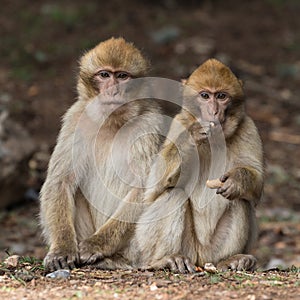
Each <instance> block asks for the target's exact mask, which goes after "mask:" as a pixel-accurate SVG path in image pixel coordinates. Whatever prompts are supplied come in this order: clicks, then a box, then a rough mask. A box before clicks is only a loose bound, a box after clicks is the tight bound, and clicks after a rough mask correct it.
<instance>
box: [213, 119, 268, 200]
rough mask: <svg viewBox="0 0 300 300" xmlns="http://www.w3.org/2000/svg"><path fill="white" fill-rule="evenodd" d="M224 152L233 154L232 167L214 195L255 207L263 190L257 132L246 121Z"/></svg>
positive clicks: (252, 124) (251, 123) (261, 153)
mask: <svg viewBox="0 0 300 300" xmlns="http://www.w3.org/2000/svg"><path fill="white" fill-rule="evenodd" d="M228 151H229V153H233V158H232V160H233V161H234V163H233V165H232V167H231V168H230V169H229V170H228V172H226V173H225V174H224V175H222V176H221V177H220V181H221V182H222V183H223V184H222V186H221V187H219V188H218V189H217V193H218V194H221V195H222V196H224V197H225V198H227V199H229V200H233V199H245V200H248V201H252V202H253V203H254V204H255V205H256V204H257V203H258V202H259V200H260V198H261V194H262V189H263V177H264V176H263V151H262V144H261V140H260V137H259V135H258V132H257V129H256V127H255V125H254V123H253V121H252V120H251V119H250V118H249V117H246V119H245V120H244V121H243V123H242V124H241V128H240V129H239V132H238V133H237V135H236V138H235V140H233V141H232V142H231V143H230V144H229V145H228Z"/></svg>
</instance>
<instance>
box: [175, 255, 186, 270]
mask: <svg viewBox="0 0 300 300" xmlns="http://www.w3.org/2000/svg"><path fill="white" fill-rule="evenodd" d="M175 263H176V265H177V271H179V272H180V273H186V272H187V268H186V266H185V263H184V260H183V258H182V257H175Z"/></svg>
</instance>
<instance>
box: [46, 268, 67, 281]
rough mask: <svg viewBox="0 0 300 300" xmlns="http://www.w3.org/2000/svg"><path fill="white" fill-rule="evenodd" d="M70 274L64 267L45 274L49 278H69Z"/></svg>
mask: <svg viewBox="0 0 300 300" xmlns="http://www.w3.org/2000/svg"><path fill="white" fill-rule="evenodd" d="M70 276H71V272H70V270H65V269H62V270H57V271H54V272H52V273H49V274H47V275H46V277H47V278H51V279H56V278H64V279H68V278H70Z"/></svg>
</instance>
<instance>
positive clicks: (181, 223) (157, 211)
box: [135, 188, 195, 273]
mask: <svg viewBox="0 0 300 300" xmlns="http://www.w3.org/2000/svg"><path fill="white" fill-rule="evenodd" d="M187 207H188V197H187V195H186V194H185V192H184V191H183V190H182V189H179V188H174V189H168V190H166V191H165V192H164V193H163V194H162V195H161V196H160V197H159V198H157V199H156V201H155V202H154V203H153V204H151V205H150V207H149V208H148V209H147V210H146V211H145V213H143V215H142V216H141V218H140V220H139V222H138V225H137V229H136V233H135V241H136V243H137V245H138V246H137V248H138V251H139V255H140V261H139V265H141V266H142V268H143V269H163V268H169V269H171V270H172V271H174V272H179V273H186V272H194V270H195V266H194V265H193V264H192V263H191V262H190V260H189V258H188V257H185V256H184V255H185V254H184V253H182V240H183V232H184V229H185V223H186V222H185V217H186V210H187Z"/></svg>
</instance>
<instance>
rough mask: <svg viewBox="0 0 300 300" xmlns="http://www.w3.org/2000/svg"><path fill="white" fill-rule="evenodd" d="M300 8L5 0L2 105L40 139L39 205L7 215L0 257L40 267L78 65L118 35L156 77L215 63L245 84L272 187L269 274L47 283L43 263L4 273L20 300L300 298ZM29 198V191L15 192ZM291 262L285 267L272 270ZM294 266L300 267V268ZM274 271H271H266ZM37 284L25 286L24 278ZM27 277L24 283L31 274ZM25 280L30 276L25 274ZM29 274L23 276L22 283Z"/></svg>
mask: <svg viewBox="0 0 300 300" xmlns="http://www.w3.org/2000/svg"><path fill="white" fill-rule="evenodd" d="M299 13H300V3H299V1H297V0H287V1H284V0H253V1H243V2H242V1H238V0H236V1H235V0H228V1H218V0H211V1H208V0H207V1H204V0H203V1H196V0H194V1H192V0H188V1H184V2H182V1H175V0H171V1H170V0H165V1H151V4H150V2H147V1H129V0H124V1H122V2H119V1H115V0H111V1H107V2H103V1H101V3H100V2H99V1H96V0H94V1H80V0H72V1H68V0H64V1H58V0H57V1H36V0H35V1H31V2H30V5H29V4H28V3H27V2H26V1H18V0H10V1H8V0H2V6H1V12H0V36H1V43H0V86H1V89H0V103H1V104H3V103H4V104H5V105H6V106H7V107H8V108H9V111H10V113H11V115H12V116H13V118H14V119H15V120H17V121H18V122H20V123H21V124H22V126H24V127H25V128H26V129H27V130H28V131H29V133H30V135H31V136H32V137H33V138H34V142H35V143H36V145H37V147H36V153H35V154H34V155H33V156H32V158H31V160H30V162H29V164H28V168H29V169H30V176H29V178H28V179H27V181H28V191H30V192H31V193H30V195H31V196H30V197H27V198H30V200H28V199H27V200H26V201H24V203H23V205H21V206H18V207H13V208H10V209H8V210H3V211H1V212H0V226H1V235H0V260H3V259H4V258H5V257H7V253H6V252H5V251H6V250H7V251H8V252H9V253H10V254H19V255H21V256H26V257H28V256H33V257H35V258H36V259H42V258H43V256H44V255H45V251H46V249H45V246H44V244H43V241H42V239H41V236H40V229H39V227H38V224H37V214H38V202H37V201H36V200H35V198H36V197H35V194H34V192H38V190H39V187H40V185H41V183H42V182H43V180H44V176H45V170H46V165H47V161H48V159H49V154H50V153H51V151H52V149H53V146H54V144H55V138H56V136H57V133H58V130H59V128H60V118H61V116H62V115H63V113H64V112H65V111H66V109H67V108H68V107H69V106H70V105H71V104H72V103H73V102H74V101H75V99H76V89H75V86H76V72H77V61H78V58H79V57H80V55H81V54H82V53H83V52H84V51H85V50H86V49H88V48H90V47H92V46H94V45H95V44H96V43H98V42H99V41H101V40H104V39H106V38H109V37H111V36H123V37H125V38H126V39H128V40H130V41H132V42H134V43H135V44H136V46H137V47H139V48H141V49H142V50H143V53H144V54H145V55H146V56H147V57H148V58H149V59H150V61H151V63H152V70H151V75H153V76H160V77H166V78H171V79H175V80H180V79H181V78H186V77H187V76H189V74H190V73H191V72H192V71H193V70H194V69H195V68H196V67H197V66H198V65H199V64H200V63H202V62H203V61H204V60H205V59H207V58H209V57H216V58H218V59H220V60H222V61H223V62H225V63H226V64H228V65H229V66H230V67H231V68H232V70H233V71H234V72H235V73H236V74H237V75H238V76H239V77H240V78H241V79H242V80H243V81H244V83H245V91H246V95H247V109H248V113H249V115H250V116H251V117H252V118H253V119H254V120H255V123H256V124H257V126H258V128H259V131H260V134H261V136H262V139H263V143H264V150H265V159H266V181H265V191H264V199H263V203H262V204H261V205H260V206H259V208H258V218H259V220H260V236H259V241H258V246H257V248H256V249H255V252H254V254H255V255H256V256H257V257H258V259H259V265H260V268H261V269H260V270H261V271H259V272H256V273H253V274H252V273H241V274H232V273H225V274H209V273H205V274H204V275H203V274H198V273H197V274H196V275H176V274H171V273H169V272H167V271H164V272H155V273H153V272H144V273H143V272H135V271H128V272H103V271H95V270H86V269H84V270H76V271H74V272H72V274H71V278H70V279H68V280H51V279H48V278H45V277H44V275H45V274H44V273H43V272H44V271H43V270H41V268H40V265H39V262H38V261H30V262H26V263H25V264H24V262H23V263H20V264H19V265H18V266H17V267H10V268H8V267H7V266H6V265H5V264H1V267H0V296H1V297H2V298H10V299H23V298H25V299H44V298H50V297H51V298H53V299H76V298H84V299H95V298H97V299H218V298H221V297H222V299H234V298H243V299H251V300H253V299H281V298H283V297H285V298H287V299H297V297H298V295H299V294H300V275H299V273H300V271H299V267H300V200H299V198H300V160H299V150H300V130H299V127H300V102H299V95H300V84H299V83H300V34H299V33H300V18H299ZM16 197H20V195H16ZM276 265H281V266H282V267H283V269H284V271H280V270H278V269H272V268H273V267H275V266H276ZM293 265H294V266H295V267H294V268H292V266H293ZM265 268H267V269H272V270H271V271H267V272H263V271H262V270H263V269H265ZM25 271H26V272H27V273H28V272H29V273H30V276H28V277H26V276H25V278H24V274H23V273H24V272H25ZM26 272H25V275H26V274H27V273H26ZM20 274H23V275H21V276H20ZM22 276H23V277H22Z"/></svg>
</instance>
